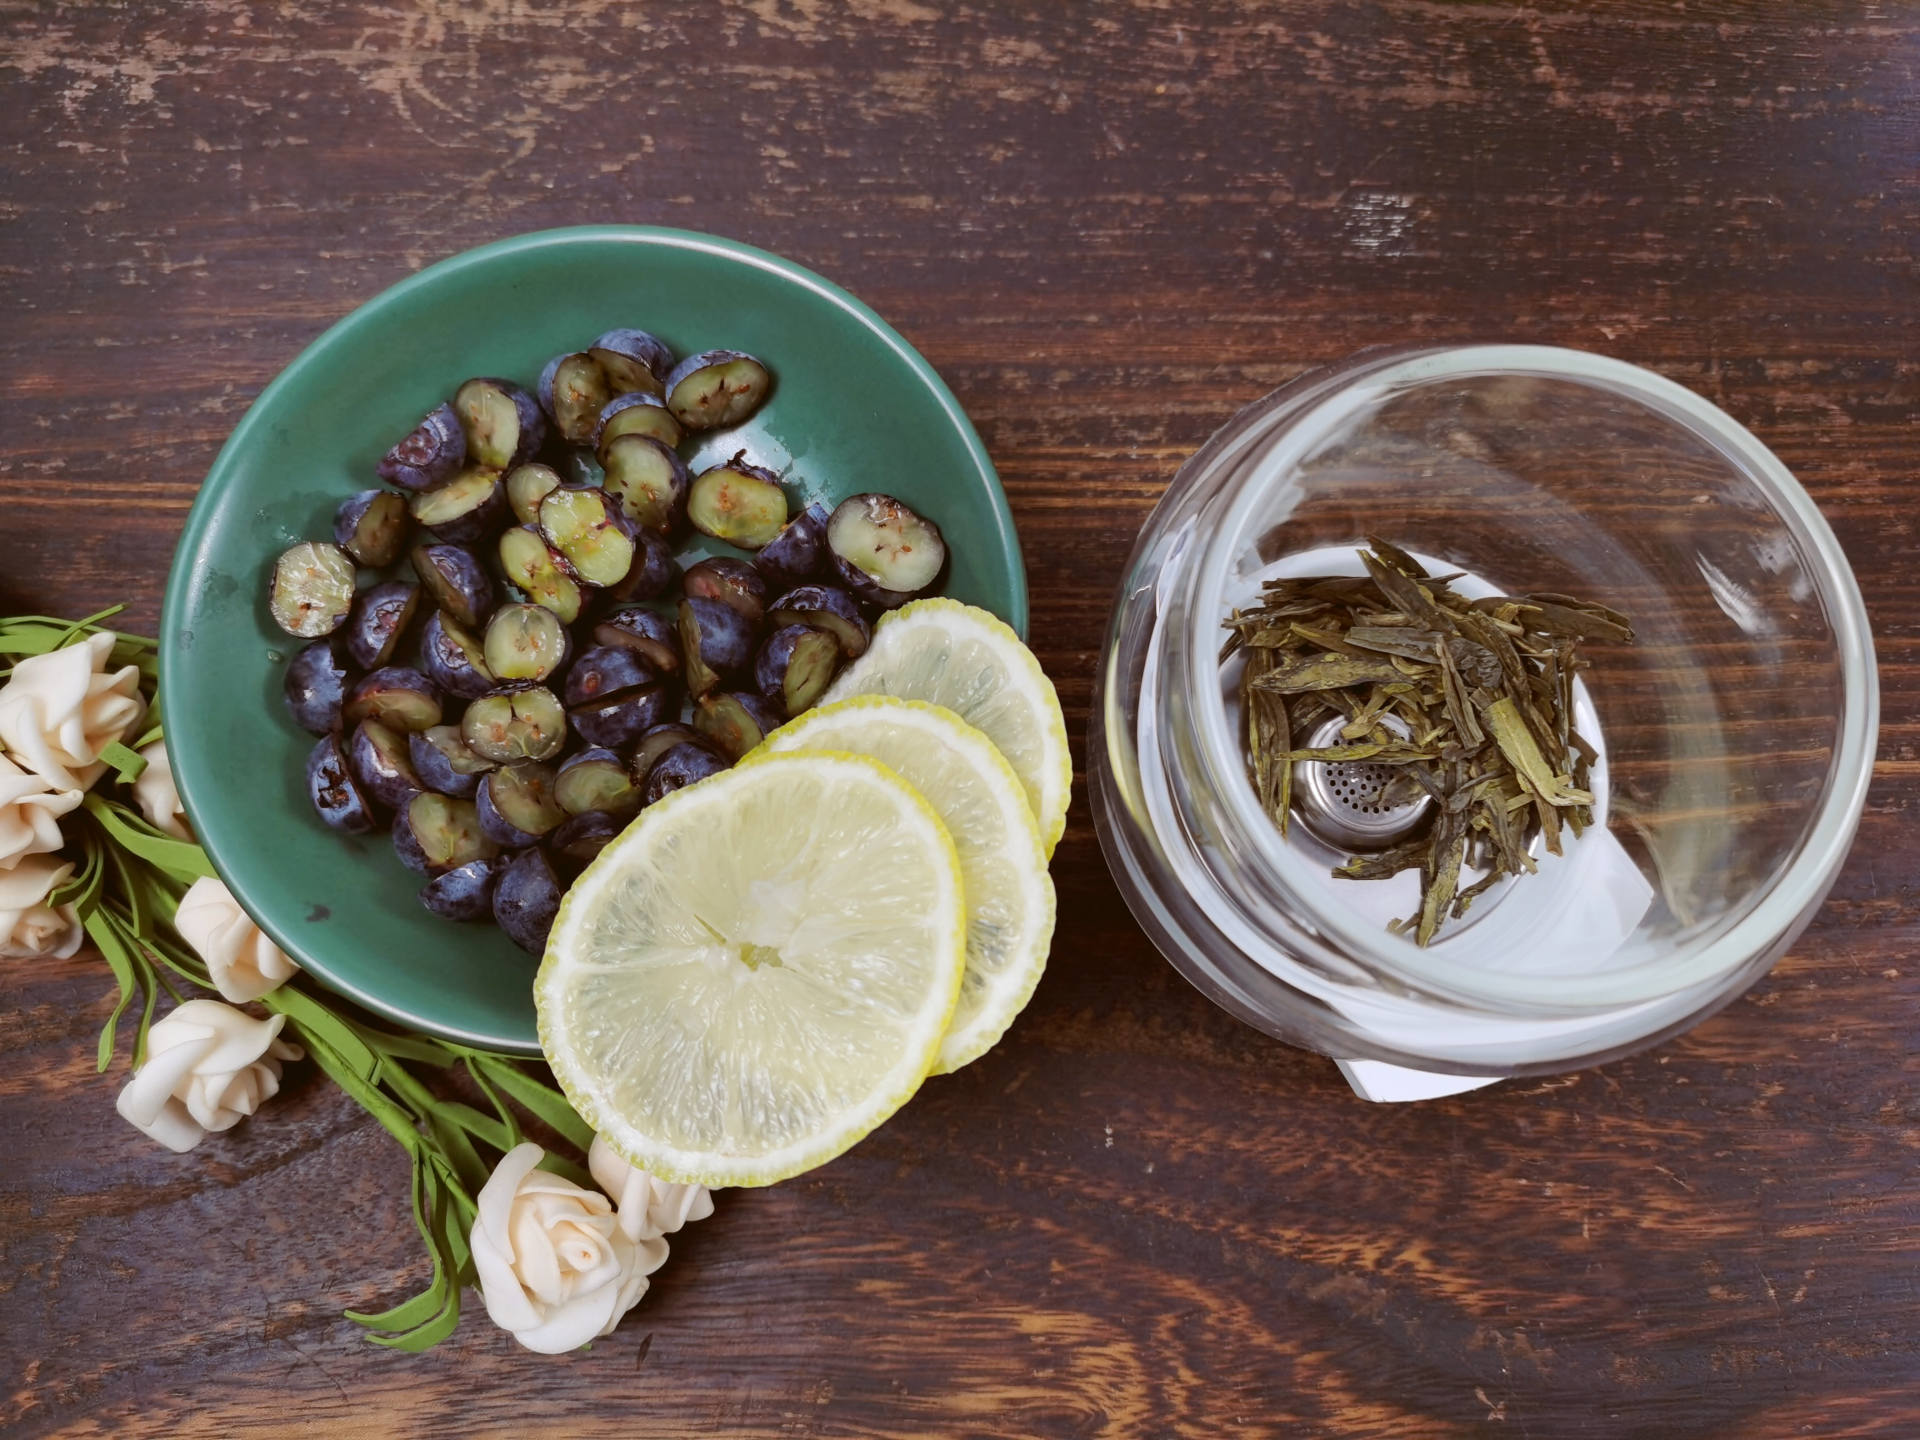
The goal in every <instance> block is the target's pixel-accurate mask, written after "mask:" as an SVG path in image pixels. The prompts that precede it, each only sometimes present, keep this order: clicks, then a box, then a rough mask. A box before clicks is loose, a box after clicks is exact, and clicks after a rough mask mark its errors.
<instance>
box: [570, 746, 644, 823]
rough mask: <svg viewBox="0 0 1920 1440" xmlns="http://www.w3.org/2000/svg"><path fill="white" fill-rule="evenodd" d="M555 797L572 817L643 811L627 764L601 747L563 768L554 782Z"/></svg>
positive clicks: (571, 760) (575, 758)
mask: <svg viewBox="0 0 1920 1440" xmlns="http://www.w3.org/2000/svg"><path fill="white" fill-rule="evenodd" d="M553 798H554V799H555V800H557V801H559V802H560V808H561V809H562V810H565V811H566V812H567V813H568V814H569V815H587V814H591V813H594V812H596V811H597V812H603V813H605V814H608V815H631V814H633V813H634V812H635V811H636V810H638V809H639V808H640V790H639V787H638V786H636V785H635V784H634V783H633V775H632V773H631V772H630V771H629V770H628V769H627V765H626V762H625V761H623V760H622V759H621V758H620V757H619V756H618V755H616V754H614V753H613V751H611V750H609V749H607V748H606V747H604V746H598V745H597V746H595V747H594V748H593V749H591V750H582V751H581V752H580V753H579V754H578V755H574V756H572V757H570V758H569V759H568V760H567V762H566V763H565V764H564V765H562V766H561V767H560V773H559V775H558V776H557V777H556V778H555V779H554V782H553Z"/></svg>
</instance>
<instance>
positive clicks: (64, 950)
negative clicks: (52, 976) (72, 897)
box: [0, 855, 86, 960]
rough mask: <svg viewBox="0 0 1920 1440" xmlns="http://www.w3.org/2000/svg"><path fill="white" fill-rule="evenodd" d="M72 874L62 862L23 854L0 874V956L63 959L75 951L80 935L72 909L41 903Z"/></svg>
mask: <svg viewBox="0 0 1920 1440" xmlns="http://www.w3.org/2000/svg"><path fill="white" fill-rule="evenodd" d="M72 873H73V866H72V865H70V864H69V863H68V862H67V861H65V860H57V859H54V858H53V857H51V856H47V855H28V856H26V857H25V858H24V859H21V860H18V861H16V862H15V863H14V866H13V868H12V869H11V870H0V956H6V957H8V958H10V959H16V960H64V959H66V958H67V956H69V955H71V954H73V952H74V951H76V950H78V949H79V948H80V941H81V940H82V939H83V938H84V937H85V933H86V932H85V931H83V930H82V929H81V928H80V916H79V914H78V913H77V912H76V911H75V910H74V908H73V906H72V905H61V906H57V907H56V906H52V905H49V904H48V903H47V897H48V896H49V895H51V894H52V893H53V892H54V891H55V890H57V889H59V888H60V887H61V886H62V885H64V884H66V882H67V877H68V876H69V875H71V874H72Z"/></svg>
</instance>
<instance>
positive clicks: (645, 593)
mask: <svg viewBox="0 0 1920 1440" xmlns="http://www.w3.org/2000/svg"><path fill="white" fill-rule="evenodd" d="M634 539H635V541H636V542H637V548H636V549H635V551H634V555H633V568H632V569H630V570H628V571H627V577H626V579H624V580H617V581H615V582H614V583H613V584H611V585H609V586H607V587H606V588H605V589H603V590H602V591H601V592H600V593H601V595H603V596H604V597H606V598H607V599H608V600H612V601H615V602H619V603H625V602H629V601H634V600H657V599H659V598H660V597H661V596H662V595H665V594H666V593H667V592H668V591H669V590H671V589H673V587H674V584H675V583H676V582H677V581H678V580H679V579H680V562H679V561H678V560H676V559H674V558H673V547H672V546H671V545H669V544H667V542H666V541H665V540H663V539H661V538H660V535H659V534H658V532H656V531H653V530H649V529H647V528H646V527H645V526H644V525H642V526H638V527H636V528H635V533H634Z"/></svg>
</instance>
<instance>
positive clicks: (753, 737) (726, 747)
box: [693, 690, 781, 760]
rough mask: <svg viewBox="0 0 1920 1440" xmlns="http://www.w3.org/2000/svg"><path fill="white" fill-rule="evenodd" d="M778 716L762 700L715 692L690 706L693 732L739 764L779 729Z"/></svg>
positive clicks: (737, 692) (744, 694) (743, 693)
mask: <svg viewBox="0 0 1920 1440" xmlns="http://www.w3.org/2000/svg"><path fill="white" fill-rule="evenodd" d="M780 720H781V716H780V713H779V712H778V711H777V710H775V709H774V708H773V705H772V704H771V703H770V702H769V701H768V700H766V699H765V698H764V697H762V696H759V695H753V694H750V693H748V692H747V691H744V690H715V691H713V692H711V693H710V694H706V695H702V696H701V697H700V698H699V699H698V700H696V701H695V702H694V705H693V728H694V729H695V731H697V732H698V733H699V735H700V737H701V738H702V739H704V740H707V741H709V742H710V743H711V744H712V745H713V747H714V748H715V749H716V750H718V751H719V752H720V753H721V754H722V755H724V756H726V757H727V759H729V760H738V759H739V758H740V757H741V756H742V755H745V754H746V753H747V752H748V751H749V750H752V749H753V748H754V747H756V746H757V745H759V743H760V742H761V741H762V740H764V739H766V738H767V736H769V735H771V734H772V733H773V732H774V731H775V730H778V729H779V728H780Z"/></svg>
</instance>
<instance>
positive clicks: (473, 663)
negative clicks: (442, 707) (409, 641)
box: [420, 610, 500, 789]
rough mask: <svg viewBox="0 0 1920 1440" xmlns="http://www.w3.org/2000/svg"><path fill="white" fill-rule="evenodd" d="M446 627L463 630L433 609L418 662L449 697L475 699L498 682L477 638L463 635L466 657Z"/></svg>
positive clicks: (453, 620)
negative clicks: (470, 646)
mask: <svg viewBox="0 0 1920 1440" xmlns="http://www.w3.org/2000/svg"><path fill="white" fill-rule="evenodd" d="M449 626H454V627H457V628H459V629H460V630H461V631H463V632H464V631H465V627H464V626H461V625H460V622H459V621H458V620H455V619H453V618H452V617H451V616H449V615H448V614H447V613H446V612H445V611H442V610H436V611H434V612H433V614H431V615H429V616H428V617H427V623H426V627H425V628H424V629H423V630H422V631H421V632H420V663H421V664H422V665H423V666H424V667H425V668H426V672H427V678H428V679H429V680H431V681H433V683H434V684H436V685H438V686H439V687H440V688H441V689H442V690H444V691H446V692H447V693H448V694H449V695H455V696H458V697H459V698H460V699H462V700H478V699H479V698H480V697H481V696H482V695H485V694H486V693H487V692H488V691H489V690H492V689H493V688H494V687H495V686H497V685H498V684H499V683H500V682H499V681H498V680H496V679H495V678H494V676H493V672H492V671H490V670H488V669H487V668H486V660H485V658H484V646H483V642H482V641H481V640H480V638H479V637H478V636H475V635H473V634H471V633H468V634H466V638H467V639H469V640H471V641H472V642H473V650H472V653H471V654H469V653H468V651H467V650H466V649H465V648H464V647H463V646H462V645H461V644H460V643H459V641H457V640H456V639H455V638H454V636H453V635H452V634H451V633H449V631H448V627H449ZM435 788H436V789H437V788H438V787H437V786H436V787H435Z"/></svg>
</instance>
